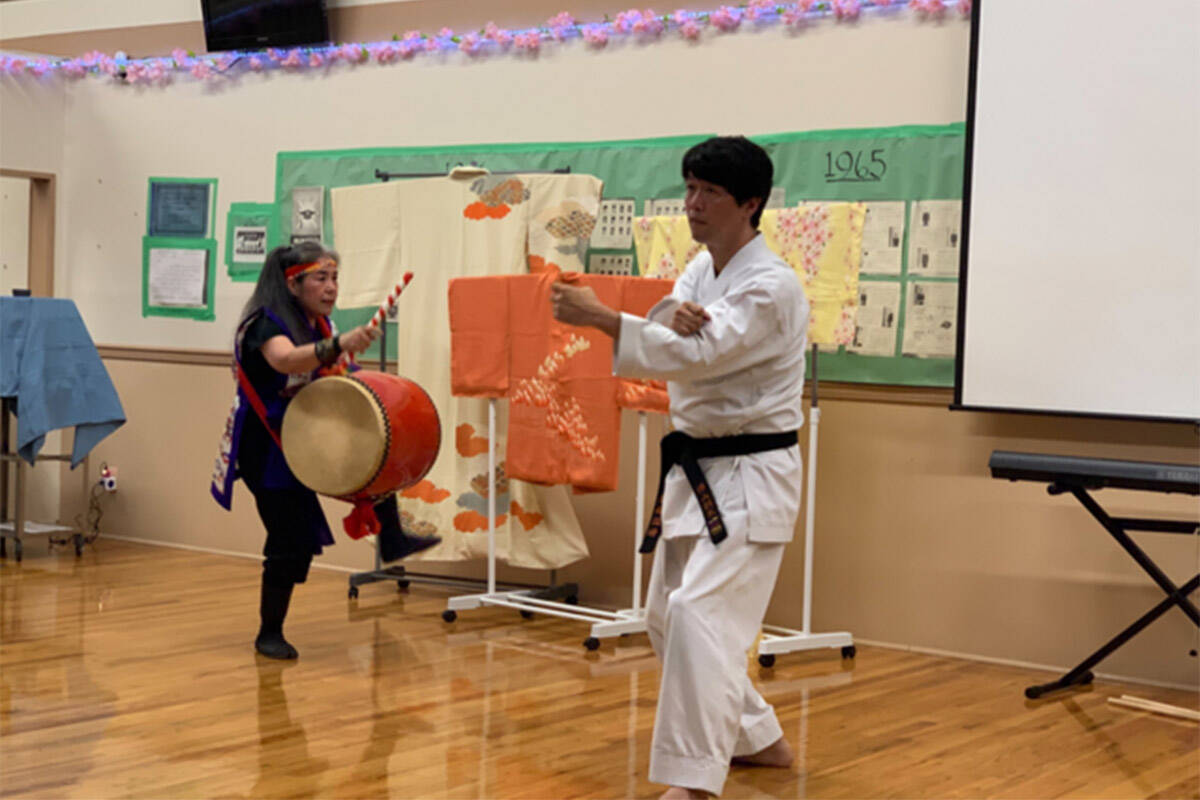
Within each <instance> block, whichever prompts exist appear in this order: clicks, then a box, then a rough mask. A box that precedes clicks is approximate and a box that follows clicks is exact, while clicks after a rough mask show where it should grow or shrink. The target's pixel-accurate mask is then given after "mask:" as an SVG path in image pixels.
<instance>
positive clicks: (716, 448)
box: [638, 431, 799, 553]
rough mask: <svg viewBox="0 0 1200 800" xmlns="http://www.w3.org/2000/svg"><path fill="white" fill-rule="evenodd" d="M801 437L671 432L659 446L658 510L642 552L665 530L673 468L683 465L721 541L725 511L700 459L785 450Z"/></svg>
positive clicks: (712, 533)
mask: <svg viewBox="0 0 1200 800" xmlns="http://www.w3.org/2000/svg"><path fill="white" fill-rule="evenodd" d="M798 441H799V439H798V438H797V436H796V432H795V431H789V432H788V433H743V434H739V435H737V436H718V437H714V438H711V439H693V438H692V437H691V436H688V435H687V434H686V433H683V432H682V431H675V432H673V433H668V434H667V435H666V436H664V437H663V439H662V442H661V444H660V445H659V447H660V448H661V451H662V472H660V473H659V475H658V497H657V498H655V500H654V512H653V513H652V514H651V515H650V524H649V525H647V526H646V537H645V538H644V539H642V546H641V547H639V548H638V552H641V553H651V552H653V551H654V546H655V545H656V544H658V537H659V535H660V534H661V533H662V501H663V487H664V486H665V485H666V482H667V473H668V472H670V471H671V467H673V466H675V465H676V464H679V465H680V466H682V467H683V474H684V475H687V479H688V483H690V484H691V485H692V491H693V492H694V493H695V494H696V499H697V500H698V501H699V502H700V511H701V512H703V514H704V524H705V526H707V528H708V536H709V538H710V539H712V542H713V544H720V543H721V540H722V539H724V538H725V536H726V535H727V534H726V533H725V523H724V521H722V519H721V510H720V509H719V508H717V498H715V497H713V493H712V489H711V488H710V487H709V485H708V481H707V480H706V479H705V477H704V470H702V469H700V463H699V461H698V459H701V458H717V457H719V456H748V455H750V454H751V453H762V452H764V451H766V450H782V449H783V448H785V447H791V446H792V445H794V444H796V443H797V442H798Z"/></svg>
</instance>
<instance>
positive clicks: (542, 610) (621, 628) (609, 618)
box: [442, 398, 646, 650]
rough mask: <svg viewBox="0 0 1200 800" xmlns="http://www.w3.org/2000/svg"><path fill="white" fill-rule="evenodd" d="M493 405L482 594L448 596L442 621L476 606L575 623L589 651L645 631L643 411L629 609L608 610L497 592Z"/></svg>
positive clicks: (491, 410) (492, 407) (571, 599)
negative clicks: (586, 627) (584, 628)
mask: <svg viewBox="0 0 1200 800" xmlns="http://www.w3.org/2000/svg"><path fill="white" fill-rule="evenodd" d="M495 442H496V400H495V399H494V398H492V399H489V400H488V475H490V476H491V479H490V480H491V484H490V486H489V489H488V583H487V593H486V594H468V595H460V596H458V597H451V598H450V599H449V601H447V603H446V610H445V611H443V612H442V619H444V620H445V621H446V622H454V620H456V619H457V618H458V612H459V611H466V610H468V609H472V608H479V607H480V606H500V607H503V608H515V609H517V610H518V611H520V612H521V616H522V617H525V618H526V619H528V618H530V617H532V616H533V615H534V613H535V612H536V613H538V614H545V615H547V616H551V617H562V618H563V619H574V620H578V621H580V622H588V623H591V626H592V629H591V635H590V636H588V637H587V638H586V639H584V641H583V646H584V647H586V648H587V649H588V650H595V649H596V648H598V647H600V639H601V638H602V637H608V636H623V635H625V634H628V633H641V632H643V631H645V630H646V610H645V609H644V608H642V600H641V597H642V557H641V554H640V553H639V552H638V544H639V540H640V538H641V535H642V523H643V518H644V517H645V512H646V412H644V411H639V412H638V469H637V475H638V483H637V518H636V519H635V520H634V538H633V607H632V608H626V609H621V610H619V611H610V610H607V609H602V608H589V607H587V606H581V605H579V604H578V603H579V599H578V597H576V596H575V595H574V594H571V595H567V596H566V598H565V600H566V602H564V603H556V602H553V601H552V600H549V599H546V598H545V597H542V596H538V594H537V593H536V592H531V591H529V590H523V591H522V590H518V591H504V592H498V591H496V484H495V480H496V477H495V476H496V445H495Z"/></svg>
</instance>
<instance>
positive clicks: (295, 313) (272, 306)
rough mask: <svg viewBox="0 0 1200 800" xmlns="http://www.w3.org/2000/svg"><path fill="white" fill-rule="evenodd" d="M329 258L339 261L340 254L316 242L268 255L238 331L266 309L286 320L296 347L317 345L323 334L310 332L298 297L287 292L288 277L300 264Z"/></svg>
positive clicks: (239, 318)
mask: <svg viewBox="0 0 1200 800" xmlns="http://www.w3.org/2000/svg"><path fill="white" fill-rule="evenodd" d="M326 257H328V258H332V259H333V260H334V261H337V253H335V252H333V251H332V250H326V249H325V248H324V247H322V246H321V245H320V244H318V243H317V242H299V243H297V244H293V245H284V246H283V247H276V248H275V249H274V250H272V251H271V252H270V253H268V254H267V260H266V261H265V262H264V263H263V268H262V272H261V273H260V274H259V276H258V283H257V284H256V285H255V286H254V293H253V294H251V295H250V299H249V300H247V301H246V305H245V307H244V308H243V309H242V314H241V316H240V317H238V328H241V326H242V323H243V322H245V321H246V320H247V319H249V317H250V316H251V315H253V314H255V313H257V312H258V310H259V309H261V308H266V309H269V310H270V311H271V313H273V314H274V315H275V316H277V317H279V318H280V319H281V320H283V323H284V324H285V325H287V328H288V330H289V331H290V332H291V334H292V336H294V337H296V344H298V345H299V344H306V343H308V342H311V341H315V340H316V338H318V337H319V336H320V334H319V333H317V334H314V333H312V332H310V331H311V328H310V327H309V324H308V320H307V318H306V317H305V314H304V309H303V308H301V306H300V302H299V301H298V300H297V299H296V296H295V295H293V294H292V293H291V292H290V291H289V290H288V286H287V275H286V274H285V273H286V272H287V270H288V269H290V268H291V267H294V266H296V265H297V264H309V263H312V262H313V261H319V260H320V259H322V258H326Z"/></svg>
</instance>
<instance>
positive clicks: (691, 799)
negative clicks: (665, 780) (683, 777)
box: [658, 786, 712, 800]
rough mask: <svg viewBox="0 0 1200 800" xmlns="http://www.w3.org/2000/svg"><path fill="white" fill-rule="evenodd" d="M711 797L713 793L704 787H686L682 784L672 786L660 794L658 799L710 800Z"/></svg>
mask: <svg viewBox="0 0 1200 800" xmlns="http://www.w3.org/2000/svg"><path fill="white" fill-rule="evenodd" d="M710 797H712V795H711V794H709V793H708V792H706V791H704V790H703V789H685V788H684V787H682V786H672V787H671V788H670V789H667V790H666V791H665V792H663V793H662V794H661V795H659V797H658V800H708V798H710Z"/></svg>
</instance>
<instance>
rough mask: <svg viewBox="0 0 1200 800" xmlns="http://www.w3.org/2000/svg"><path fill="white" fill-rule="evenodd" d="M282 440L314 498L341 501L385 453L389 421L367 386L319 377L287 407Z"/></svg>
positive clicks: (370, 473) (365, 478) (367, 480)
mask: <svg viewBox="0 0 1200 800" xmlns="http://www.w3.org/2000/svg"><path fill="white" fill-rule="evenodd" d="M280 438H281V439H282V441H283V455H284V458H286V459H287V464H288V466H289V467H290V468H291V470H292V472H293V473H294V474H295V475H296V478H297V479H298V480H299V481H300V482H301V483H303V484H304V485H305V486H307V487H308V488H310V489H312V490H313V491H314V492H317V493H318V494H325V495H330V496H333V497H343V496H345V495H351V494H354V493H355V492H357V491H358V490H359V489H361V488H362V487H364V486H366V485H367V484H368V483H370V482H371V480H372V479H373V478H374V477H375V475H376V474H377V473H378V472H379V469H380V467H381V466H382V465H383V459H384V456H385V455H386V454H387V443H388V436H387V423H386V421H385V419H384V417H383V413H382V410H381V409H380V407H379V403H378V402H377V401H376V399H375V397H374V396H373V395H372V394H371V392H370V390H368V389H367V387H365V386H363V385H362V384H361V383H359V382H358V381H355V380H351V379H349V378H344V377H339V376H332V377H327V378H320V379H318V380H315V381H313V382H312V383H310V384H309V385H308V386H305V387H304V388H303V389H301V390H300V392H299V393H298V394H297V395H296V396H295V397H294V398H292V402H291V403H290V404H288V409H287V413H285V414H284V416H283V427H282V432H281V435H280Z"/></svg>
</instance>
